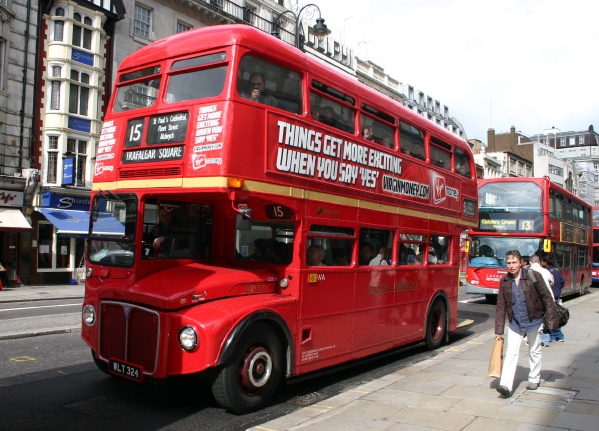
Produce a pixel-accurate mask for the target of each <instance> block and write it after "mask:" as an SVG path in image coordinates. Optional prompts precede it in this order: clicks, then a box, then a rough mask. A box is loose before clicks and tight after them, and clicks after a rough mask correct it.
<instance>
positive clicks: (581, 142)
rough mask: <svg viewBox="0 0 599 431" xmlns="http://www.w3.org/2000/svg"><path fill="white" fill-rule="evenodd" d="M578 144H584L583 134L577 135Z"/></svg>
mask: <svg viewBox="0 0 599 431" xmlns="http://www.w3.org/2000/svg"><path fill="white" fill-rule="evenodd" d="M578 145H584V135H580V136H579V137H578Z"/></svg>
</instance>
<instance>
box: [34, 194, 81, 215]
mask: <svg viewBox="0 0 599 431" xmlns="http://www.w3.org/2000/svg"><path fill="white" fill-rule="evenodd" d="M42 207H45V208H58V209H70V210H79V211H89V196H65V195H61V194H58V193H53V192H46V193H44V194H43V195H42Z"/></svg>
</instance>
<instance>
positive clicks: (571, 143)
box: [568, 136, 576, 147]
mask: <svg viewBox="0 0 599 431" xmlns="http://www.w3.org/2000/svg"><path fill="white" fill-rule="evenodd" d="M568 144H569V145H570V146H571V147H572V146H574V145H576V139H575V138H574V136H570V137H569V138H568Z"/></svg>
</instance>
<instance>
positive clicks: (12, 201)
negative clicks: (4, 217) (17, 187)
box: [0, 190, 23, 208]
mask: <svg viewBox="0 0 599 431" xmlns="http://www.w3.org/2000/svg"><path fill="white" fill-rule="evenodd" d="M22 206H23V192H15V191H13V190H0V207H19V208H21V207H22Z"/></svg>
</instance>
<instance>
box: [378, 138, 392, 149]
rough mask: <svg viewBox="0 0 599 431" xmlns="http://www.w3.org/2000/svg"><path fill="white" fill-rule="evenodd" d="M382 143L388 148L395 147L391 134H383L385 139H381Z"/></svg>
mask: <svg viewBox="0 0 599 431" xmlns="http://www.w3.org/2000/svg"><path fill="white" fill-rule="evenodd" d="M381 144H383V145H384V146H385V147H387V148H393V142H392V140H391V136H389V135H385V136H383V140H382V141H381Z"/></svg>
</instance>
